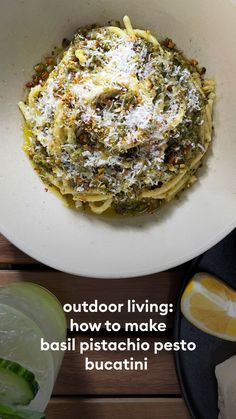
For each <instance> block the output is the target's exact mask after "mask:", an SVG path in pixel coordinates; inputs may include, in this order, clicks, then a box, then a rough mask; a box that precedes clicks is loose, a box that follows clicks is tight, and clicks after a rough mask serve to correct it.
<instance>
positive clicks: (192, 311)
mask: <svg viewBox="0 0 236 419" xmlns="http://www.w3.org/2000/svg"><path fill="white" fill-rule="evenodd" d="M181 311H182V313H183V315H184V316H185V317H186V319H187V320H188V321H189V322H190V323H192V324H193V325H194V326H196V327H197V328H198V329H200V330H202V331H203V332H206V333H209V334H210V335H213V336H217V337H219V338H222V339H225V340H230V341H236V291H234V290H233V289H232V288H230V287H228V286H227V285H226V284H225V283H223V282H222V281H221V280H219V279H218V278H216V277H214V276H213V275H210V274H208V273H204V272H199V273H197V274H195V275H194V276H193V278H192V279H191V281H190V282H189V284H188V285H187V287H186V288H185V291H184V293H183V296H182V299H181Z"/></svg>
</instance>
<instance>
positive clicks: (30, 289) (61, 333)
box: [0, 282, 67, 378]
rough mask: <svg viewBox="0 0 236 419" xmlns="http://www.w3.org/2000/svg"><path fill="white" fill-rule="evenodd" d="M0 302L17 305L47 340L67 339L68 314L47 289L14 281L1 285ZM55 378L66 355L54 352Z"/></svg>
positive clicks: (60, 340)
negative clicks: (66, 314)
mask: <svg viewBox="0 0 236 419" xmlns="http://www.w3.org/2000/svg"><path fill="white" fill-rule="evenodd" d="M0 303H2V304H7V305H10V306H11V307H15V308H16V309H17V310H20V311H22V312H23V313H24V314H26V315H27V316H28V317H30V318H31V319H32V320H34V322H35V323H36V324H37V325H38V326H39V328H40V329H41V330H42V332H43V334H44V336H45V339H46V341H47V342H49V343H51V342H63V341H65V340H66V330H67V323H66V316H65V313H64V311H63V309H62V306H61V304H60V302H59V301H58V299H57V298H56V297H55V296H54V295H53V294H52V293H51V292H49V291H48V290H47V289H45V288H43V287H41V286H40V285H37V284H33V283H30V282H21V283H12V284H9V285H7V286H4V287H0ZM52 355H53V359H54V367H55V378H56V376H57V374H58V370H59V368H60V365H61V361H62V358H63V356H64V352H63V351H53V352H52Z"/></svg>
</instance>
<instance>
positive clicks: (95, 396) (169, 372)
mask: <svg viewBox="0 0 236 419" xmlns="http://www.w3.org/2000/svg"><path fill="white" fill-rule="evenodd" d="M186 269H187V266H186V265H182V266H180V267H178V268H177V269H175V270H171V271H167V272H162V273H159V274H155V275H150V276H146V277H141V278H132V279H113V280H107V279H97V280H96V279H88V278H82V277H74V276H71V275H66V274H63V273H60V272H57V271H54V270H52V269H50V268H48V267H46V266H43V265H41V264H39V263H37V262H36V261H35V260H33V259H31V258H30V257H28V256H27V255H25V254H23V253H22V252H21V251H20V250H18V249H16V248H15V247H14V246H13V245H12V244H10V243H9V242H8V241H7V240H6V239H5V238H4V237H3V236H1V235H0V285H3V284H7V283H9V282H14V281H18V282H19V281H32V282H35V283H38V284H40V285H42V286H45V287H46V288H48V289H49V290H50V291H52V292H53V293H54V294H55V295H56V296H57V297H58V299H59V300H60V301H61V303H62V304H65V303H72V302H74V303H79V302H81V301H84V300H85V301H88V302H90V301H93V300H94V299H95V298H96V299H98V300H100V301H101V302H105V303H110V302H122V301H125V300H127V299H128V298H135V299H136V301H137V302H141V301H143V300H144V299H145V298H147V299H149V300H150V301H151V302H156V303H160V302H172V303H173V304H175V303H176V300H177V297H178V292H179V289H180V287H181V280H182V278H183V276H184V273H185V271H186ZM87 316H88V315H86V314H85V313H83V314H81V315H80V316H76V315H74V316H73V318H74V320H75V321H80V322H81V321H87V320H88V318H87ZM104 316H106V315H104V314H96V315H94V316H93V315H92V314H90V315H89V319H90V321H91V320H94V321H95V319H96V321H103V320H104V319H105V317H104ZM128 316H129V317H128ZM106 317H107V316H106ZM148 317H150V315H148V314H140V315H137V314H129V315H128V314H125V313H124V314H123V315H121V314H119V319H118V318H117V314H113V315H111V314H109V320H111V321H112V320H113V321H116V320H117V321H119V322H125V321H127V320H128V319H129V320H130V321H139V322H141V321H145V320H147V319H148ZM155 319H156V320H160V317H159V318H158V315H155ZM173 320H174V318H173V315H170V316H169V317H168V319H167V325H168V332H167V333H166V334H165V335H164V337H163V336H162V337H161V339H168V340H170V339H171V335H172V327H173ZM100 336H101V338H102V337H103V336H105V333H104V331H103V332H102V333H100ZM109 336H110V334H109ZM115 336H116V338H117V339H119V338H121V337H122V333H120V334H119V336H118V335H115ZM137 336H140V334H139V335H137ZM106 337H107V334H106ZM111 337H113V340H114V336H112V335H111ZM126 337H127V336H126ZM156 337H157V334H155V335H153V334H150V333H149V334H146V335H145V340H148V341H152V340H153V339H154V338H156ZM89 338H90V335H85V334H83V340H85V339H89ZM76 339H81V335H80V334H77V335H76ZM158 340H159V338H158ZM95 354H96V353H93V359H94V358H97V359H101V358H103V359H105V357H106V354H105V353H104V354H101V353H98V355H95ZM125 355H126V354H125V353H124V358H125V357H126V356H125ZM129 356H132V354H130V353H129V354H127V357H129ZM116 358H117V355H116V354H115V353H114V352H110V353H109V359H111V360H112V359H116ZM83 362H84V360H83V356H81V355H79V353H78V352H77V353H76V352H68V353H67V354H66V355H65V358H64V361H63V365H62V368H61V371H60V374H59V376H58V379H57V382H56V385H55V388H54V392H53V396H52V399H51V402H50V404H49V406H48V409H47V412H46V417H47V419H65V418H66V419H67V418H71V419H77V418H78V419H122V418H124V419H154V418H155V419H187V418H189V415H188V413H187V410H186V407H185V405H184V402H183V400H182V398H181V394H180V388H179V384H178V380H177V376H176V372H175V366H174V360H173V355H172V354H171V352H161V353H160V355H159V356H158V358H156V357H154V356H153V355H152V354H151V353H150V355H149V368H148V371H142V372H141V371H133V372H132V371H116V372H114V371H110V372H109V371H85V370H84V369H83Z"/></svg>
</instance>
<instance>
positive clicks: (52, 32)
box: [0, 0, 236, 277]
mask: <svg viewBox="0 0 236 419" xmlns="http://www.w3.org/2000/svg"><path fill="white" fill-rule="evenodd" d="M124 14H128V15H129V16H130V17H131V19H132V22H133V24H134V25H135V26H136V27H139V28H150V29H151V30H152V31H154V32H155V33H156V34H157V35H161V36H168V37H170V38H173V39H174V40H175V41H176V42H177V45H178V46H179V48H180V49H182V50H183V51H184V52H185V53H186V55H187V56H189V57H194V58H197V59H199V61H200V63H202V65H204V66H206V67H207V70H208V71H207V76H209V77H213V78H215V79H216V81H217V101H216V106H215V117H214V126H215V132H216V134H215V138H214V141H213V145H212V150H211V151H210V153H208V158H207V160H206V162H205V164H204V169H203V170H202V172H201V174H200V178H199V181H198V182H197V183H196V184H195V186H194V187H192V189H191V190H189V191H188V192H187V193H185V194H184V195H183V196H182V198H181V199H180V200H178V201H175V202H174V203H172V204H171V205H169V206H166V207H164V208H163V209H162V211H161V212H160V213H158V214H155V215H151V216H150V215H146V216H142V217H134V218H108V217H107V218H106V217H97V216H93V215H88V214H84V213H77V212H75V211H74V210H70V209H68V208H66V207H64V206H63V203H62V202H61V201H60V200H59V199H58V198H57V197H56V196H54V194H52V193H50V192H47V193H46V192H45V190H44V187H43V185H42V183H41V181H40V180H39V179H38V177H37V175H36V173H35V172H34V171H33V170H32V167H31V164H30V163H29V161H28V160H27V158H26V156H25V155H24V153H23V151H22V149H21V146H22V143H23V138H22V131H21V125H22V118H21V115H20V112H19V110H18V108H17V102H18V101H19V100H20V99H21V97H22V86H23V85H24V83H25V82H26V81H27V80H28V79H29V78H30V75H31V74H32V67H33V66H34V65H35V64H36V63H37V62H38V61H40V59H41V57H43V56H45V54H47V53H50V51H51V49H52V47H53V46H54V45H60V43H61V40H62V39H63V38H64V37H71V36H72V35H73V33H74V31H75V30H76V28H77V27H79V26H83V25H85V24H89V23H93V22H99V23H106V22H107V21H108V20H109V19H112V18H114V19H121V18H122V16H123V15H124ZM0 37H1V63H0V70H1V71H0V85H1V92H0V104H1V105H0V106H1V121H0V193H1V204H0V230H1V232H2V233H3V234H4V235H5V236H6V237H7V238H8V239H10V240H11V241H12V242H13V243H14V244H16V246H18V247H19V248H21V249H22V250H23V251H25V252H26V253H28V254H30V255H31V256H33V257H34V258H36V259H38V260H40V261H41V262H43V263H45V264H47V265H50V266H52V267H54V268H58V269H60V270H63V271H66V272H70V273H74V274H79V275H85V276H93V277H128V276H138V275H143V274H148V273H153V272H158V271H161V270H164V269H167V268H171V267H173V266H175V265H178V264H180V263H182V262H185V261H187V260H189V259H191V258H193V257H194V256H197V255H199V254H200V253H202V252H203V251H205V250H206V249H207V248H209V247H211V246H212V245H214V244H215V243H216V242H217V241H219V240H220V239H222V238H223V237H224V236H225V235H226V234H227V233H229V232H230V231H231V230H232V229H233V228H234V227H235V226H236V77H235V71H236V48H235V39H236V1H235V0H234V1H231V0H208V1H205V0H198V1H196V0H178V1H177V0H158V1H157V0H146V1H145V2H143V1H139V0H119V1H115V0H113V1H111V0H99V1H97V0H90V1H82V0H67V1H65V0H41V1H38V0H22V1H19V0H11V1H5V2H1V17H0Z"/></svg>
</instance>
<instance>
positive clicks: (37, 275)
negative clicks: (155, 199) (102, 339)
mask: <svg viewBox="0 0 236 419" xmlns="http://www.w3.org/2000/svg"><path fill="white" fill-rule="evenodd" d="M183 277H184V273H183V272H181V271H176V272H175V271H167V272H162V273H159V274H155V275H149V276H145V277H139V278H128V279H94V278H82V277H76V276H72V275H67V274H64V273H60V272H24V271H13V270H0V285H5V284H8V283H11V282H21V281H27V282H35V283H37V284H40V285H42V286H44V287H46V288H47V289H49V290H50V291H51V292H52V293H53V294H55V295H56V296H57V298H58V299H59V301H60V302H61V303H62V305H64V304H66V303H70V304H73V303H77V304H78V303H82V302H83V301H86V302H88V303H91V302H94V300H95V299H97V300H98V301H99V302H100V303H106V304H111V303H116V304H118V303H124V302H126V301H127V300H128V299H134V300H135V301H136V302H137V303H139V304H141V303H143V302H144V301H145V300H146V299H147V300H148V301H149V302H150V303H156V304H161V303H172V304H173V305H175V303H176V300H177V296H178V294H179V290H180V288H181V284H182V278H183ZM67 317H68V319H69V318H70V317H73V319H74V320H75V321H77V322H86V321H88V319H89V321H101V322H104V321H106V320H107V319H109V320H110V321H118V322H120V323H122V324H123V323H124V322H125V321H135V322H139V323H140V322H144V321H146V320H147V319H149V318H150V317H153V318H154V319H155V321H166V323H167V327H168V328H169V327H171V326H172V325H173V320H174V314H173V313H170V314H169V315H168V316H167V317H163V316H161V315H159V313H153V315H152V314H150V313H146V312H142V313H138V312H136V313H127V310H122V312H121V313H110V312H108V313H100V312H99V313H84V312H82V313H68V315H67Z"/></svg>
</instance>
